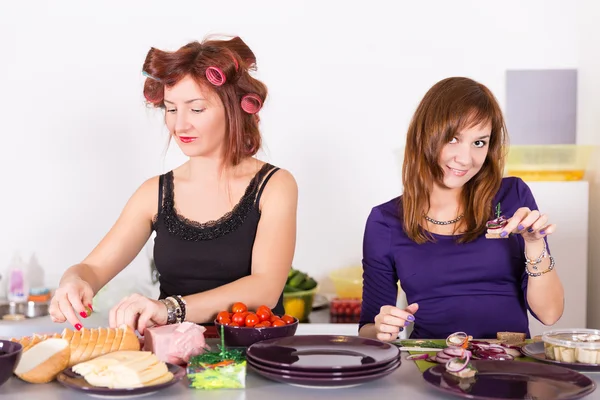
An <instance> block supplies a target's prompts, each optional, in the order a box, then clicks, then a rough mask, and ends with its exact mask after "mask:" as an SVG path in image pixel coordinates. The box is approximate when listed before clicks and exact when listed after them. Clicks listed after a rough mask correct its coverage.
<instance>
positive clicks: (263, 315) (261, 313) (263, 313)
mask: <svg viewBox="0 0 600 400" xmlns="http://www.w3.org/2000/svg"><path fill="white" fill-rule="evenodd" d="M256 315H257V316H258V319H260V320H261V321H270V320H271V310H265V309H264V308H260V307H259V308H258V310H256Z"/></svg>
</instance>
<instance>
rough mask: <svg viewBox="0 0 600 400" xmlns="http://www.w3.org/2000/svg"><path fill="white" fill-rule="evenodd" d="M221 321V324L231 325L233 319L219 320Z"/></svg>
mask: <svg viewBox="0 0 600 400" xmlns="http://www.w3.org/2000/svg"><path fill="white" fill-rule="evenodd" d="M219 323H220V324H221V325H231V320H230V319H229V318H227V319H222V320H221V321H219Z"/></svg>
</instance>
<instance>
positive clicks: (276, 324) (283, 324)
mask: <svg viewBox="0 0 600 400" xmlns="http://www.w3.org/2000/svg"><path fill="white" fill-rule="evenodd" d="M271 326H285V322H283V321H282V320H280V319H278V320H277V321H275V322H273V324H272V325H271Z"/></svg>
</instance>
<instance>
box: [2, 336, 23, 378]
mask: <svg viewBox="0 0 600 400" xmlns="http://www.w3.org/2000/svg"><path fill="white" fill-rule="evenodd" d="M22 352H23V346H21V344H20V343H16V342H11V341H9V340H0V386H2V385H4V383H5V382H6V381H7V380H8V378H10V377H11V376H12V374H13V372H14V371H15V368H17V364H18V363H19V360H20V359H21V353H22Z"/></svg>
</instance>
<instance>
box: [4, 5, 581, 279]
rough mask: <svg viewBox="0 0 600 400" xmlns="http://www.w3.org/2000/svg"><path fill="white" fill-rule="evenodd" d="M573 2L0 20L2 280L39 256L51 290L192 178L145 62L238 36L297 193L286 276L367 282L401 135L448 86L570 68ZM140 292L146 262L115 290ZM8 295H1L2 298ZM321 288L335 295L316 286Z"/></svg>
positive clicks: (120, 11)
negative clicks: (373, 231) (377, 209)
mask: <svg viewBox="0 0 600 400" xmlns="http://www.w3.org/2000/svg"><path fill="white" fill-rule="evenodd" d="M576 13H577V9H576V5H575V4H574V3H571V2H568V1H559V0H552V1H549V0H534V1H528V2H521V1H518V0H507V1H503V2H495V3H493V4H492V3H489V2H481V1H477V0H472V1H467V0H455V1H452V2H448V1H444V0H436V1H429V2H397V1H372V2H368V3H365V2H358V1H356V2H352V1H316V0H315V1H304V2H295V3H294V4H292V3H290V2H281V1H262V2H247V1H228V2H226V3H225V2H205V1H202V2H199V1H169V2H166V1H154V0H144V1H137V0H136V1H113V0H111V1H103V2H95V3H92V2H82V1H60V2H58V1H56V2H44V1H37V2H36V1H33V2H19V3H17V2H2V3H1V5H0V59H1V62H0V77H2V78H3V84H2V85H1V88H2V94H3V95H2V96H0V124H1V125H0V126H1V129H2V135H1V136H0V138H1V139H0V149H1V151H2V157H0V168H1V170H2V171H3V173H4V179H3V184H2V186H1V187H2V189H1V194H2V195H1V196H0V210H2V222H3V228H2V229H1V230H0V272H3V271H4V270H5V269H6V267H8V264H9V261H10V259H11V256H12V254H13V253H14V252H15V251H20V252H21V253H22V254H24V255H25V256H28V255H29V254H30V253H31V252H34V251H35V252H36V253H37V254H38V258H39V261H40V263H41V265H42V266H43V267H44V269H45V270H46V283H47V284H48V285H50V286H53V285H55V284H56V283H57V282H58V279H59V278H60V275H61V274H62V272H63V271H64V270H65V269H66V268H67V267H68V266H70V265H72V264H74V263H76V262H78V261H80V260H81V259H82V258H83V257H85V255H86V254H87V253H88V252H89V251H90V250H91V249H92V248H93V247H94V246H95V245H96V244H97V242H98V241H99V240H100V239H101V237H102V236H103V235H104V234H105V233H106V232H107V231H108V229H109V228H110V227H111V225H112V224H113V222H114V221H115V219H116V218H117V216H118V214H119V213H120V211H121V209H122V207H123V206H124V204H125V202H126V200H127V199H128V197H129V196H130V195H131V194H132V193H133V191H134V190H135V189H136V188H137V186H138V185H139V184H140V183H141V182H142V181H143V180H145V179H146V178H148V177H150V176H152V175H156V174H159V173H162V172H165V171H167V170H168V169H170V168H172V167H174V166H176V165H178V164H179V163H181V162H183V161H184V160H183V158H182V157H181V156H180V155H179V153H178V150H177V149H176V148H174V146H172V148H171V149H170V151H169V152H168V154H167V156H166V157H163V150H164V148H165V143H166V137H167V136H166V130H165V128H164V126H163V124H162V120H161V118H162V117H161V115H160V112H158V111H155V110H150V109H147V108H146V107H145V106H144V103H143V97H142V94H141V89H142V82H143V77H142V75H141V73H140V72H141V66H142V63H143V61H144V57H145V54H146V52H147V51H148V50H149V48H150V47H151V46H154V47H158V48H161V49H173V50H174V49H176V48H178V47H179V46H181V45H183V44H185V43H187V42H188V41H191V40H200V39H202V38H203V37H204V36H205V35H207V34H211V33H223V34H235V35H239V36H241V37H242V38H243V39H244V40H245V41H246V43H247V44H248V45H249V46H250V47H251V48H252V49H253V51H254V52H255V54H256V55H257V58H258V68H259V72H258V74H257V76H258V77H259V78H260V79H262V80H263V81H264V82H265V83H266V84H267V86H268V87H269V90H270V96H269V99H268V101H267V102H266V105H265V107H264V109H263V111H262V114H261V124H262V125H261V127H262V130H263V134H264V141H265V145H266V148H265V153H264V154H262V156H261V157H262V158H263V159H265V160H267V161H270V162H272V163H273V164H276V165H278V166H280V167H283V168H286V169H288V170H290V171H291V172H292V173H293V174H294V176H295V177H296V179H297V181H298V185H299V190H300V198H299V214H298V242H297V247H296V256H295V260H294V266H295V267H296V268H300V269H303V270H306V271H308V272H310V273H312V274H314V275H315V276H316V277H317V278H318V279H323V278H325V277H326V276H327V273H328V271H330V270H332V269H335V268H338V267H343V266H348V265H358V264H359V263H360V259H361V245H362V234H363V229H364V224H365V220H366V217H367V215H368V213H369V211H370V209H371V207H373V206H374V205H377V204H379V203H382V202H384V201H387V200H388V199H390V198H392V197H394V196H396V195H398V194H399V193H400V189H401V187H400V161H399V160H398V157H397V154H398V151H399V149H400V147H401V146H402V145H403V143H404V135H405V131H406V128H407V125H408V122H409V119H410V117H411V115H412V112H413V111H414V109H415V107H416V105H417V103H418V102H419V100H420V99H421V97H422V96H423V95H424V93H425V91H426V90H427V89H428V88H429V87H430V86H431V85H433V84H434V83H435V82H437V81H438V80H440V79H442V78H445V77H448V76H456V75H462V76H469V77H471V78H474V79H476V80H479V81H481V82H482V83H484V84H486V85H487V86H488V87H490V89H491V90H492V91H493V92H494V93H495V94H496V96H497V97H498V98H499V100H500V102H501V104H503V103H504V91H505V90H504V89H505V71H506V69H509V68H519V69H527V68H577V66H578V57H577V33H578V32H577V27H576V23H577V19H576ZM133 276H135V277H141V278H140V279H138V280H137V281H138V282H137V283H139V281H140V280H142V279H147V278H148V265H147V256H146V254H145V253H142V254H141V255H140V257H138V259H136V260H135V261H134V263H133V264H132V265H131V266H130V267H128V268H127V269H126V271H125V272H124V273H123V274H122V275H121V276H119V278H117V279H118V280H121V281H122V282H123V283H124V284H125V285H131V284H132V282H133V281H132V280H131V279H127V278H128V277H133ZM4 283H5V282H4V281H3V283H2V284H1V285H0V286H1V287H2V290H4V286H5V284H4ZM323 283H324V285H325V287H327V284H326V282H323Z"/></svg>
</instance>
